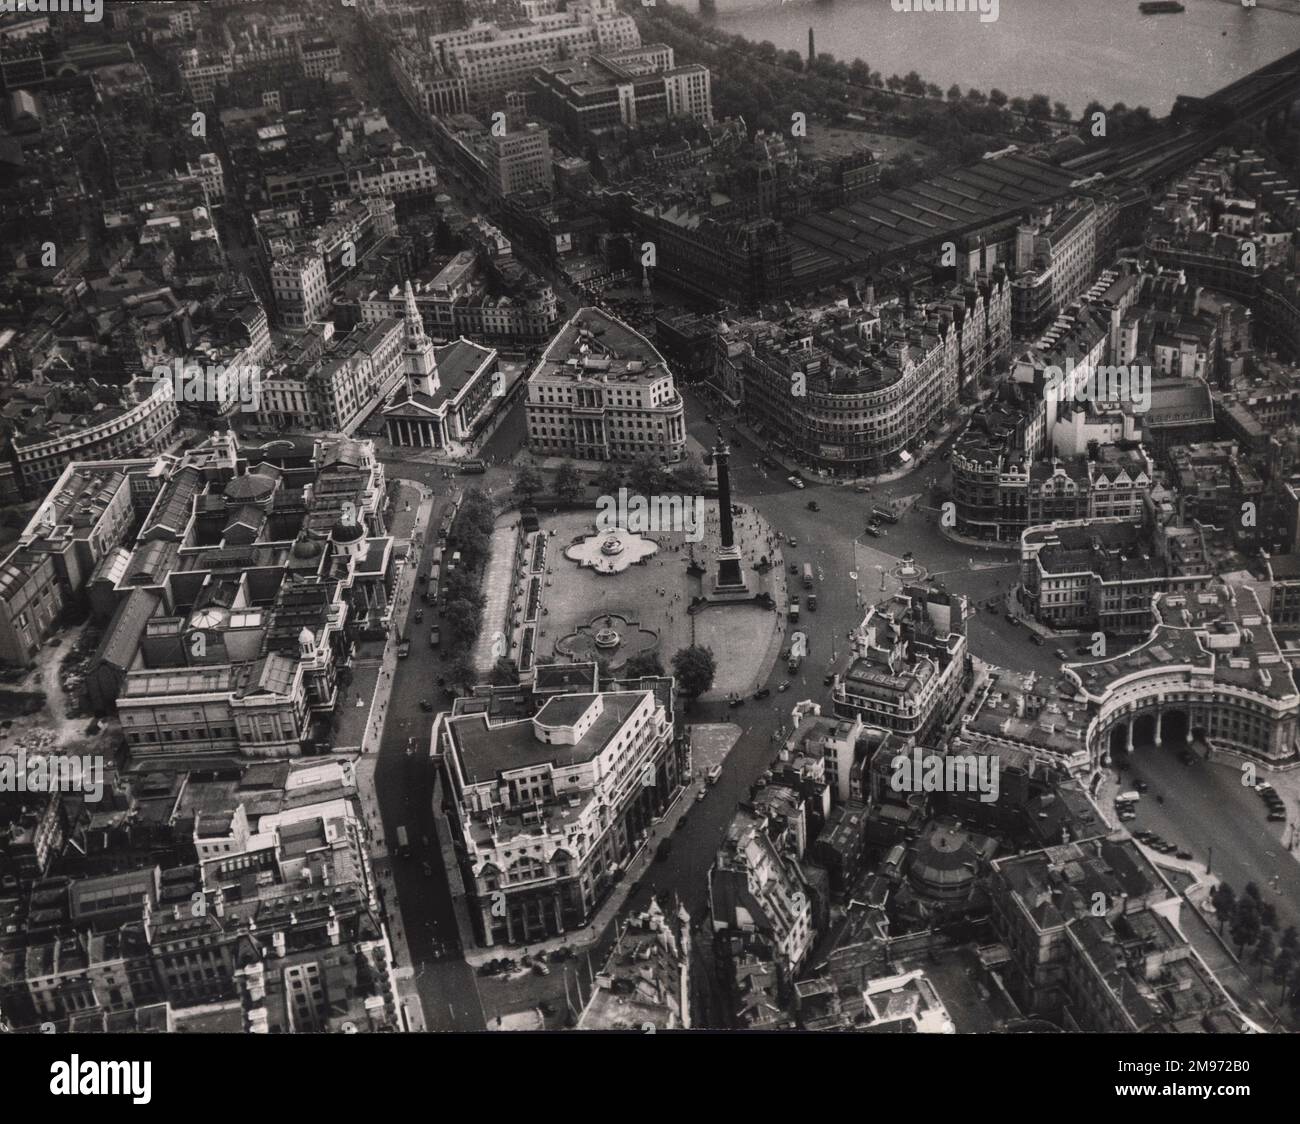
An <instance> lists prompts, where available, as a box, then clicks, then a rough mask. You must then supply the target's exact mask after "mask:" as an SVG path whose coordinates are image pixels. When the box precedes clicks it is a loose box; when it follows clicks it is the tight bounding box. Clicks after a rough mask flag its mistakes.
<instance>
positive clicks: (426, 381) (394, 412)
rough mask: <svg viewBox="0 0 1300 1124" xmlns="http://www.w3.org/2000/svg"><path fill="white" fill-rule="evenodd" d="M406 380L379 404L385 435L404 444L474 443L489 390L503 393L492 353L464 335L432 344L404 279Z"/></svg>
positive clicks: (461, 446) (452, 448) (453, 447)
mask: <svg viewBox="0 0 1300 1124" xmlns="http://www.w3.org/2000/svg"><path fill="white" fill-rule="evenodd" d="M405 333H406V335H405V344H404V347H403V352H402V356H403V364H404V367H405V373H406V385H405V386H404V387H402V388H401V389H399V390H398V392H397V394H396V396H395V397H394V398H393V401H392V402H391V403H390V404H389V405H387V406H385V407H384V425H385V427H386V428H387V431H388V440H389V441H391V442H392V443H393V444H394V445H400V446H403V447H406V448H423V449H438V450H441V451H443V452H460V451H464V450H466V449H467V448H469V447H470V446H472V445H473V443H474V439H475V437H477V436H478V433H479V430H480V429H481V426H482V423H483V422H484V421H485V420H486V419H487V417H488V416H489V414H490V412H491V411H490V409H489V407H490V406H491V404H492V400H493V398H494V396H495V397H496V398H503V397H504V396H505V389H506V387H505V375H504V373H503V372H500V371H498V370H497V353H496V351H494V350H493V349H492V348H488V347H480V346H479V345H478V344H476V343H471V342H470V341H469V340H467V339H459V340H457V341H456V342H455V343H449V344H447V345H446V346H445V347H435V346H434V344H433V341H432V340H431V339H429V337H428V336H427V335H425V332H424V322H423V321H422V320H421V319H420V311H419V309H418V308H417V307H416V303H415V293H414V292H413V291H412V289H411V283H410V282H409V281H408V282H407V283H406V324H405Z"/></svg>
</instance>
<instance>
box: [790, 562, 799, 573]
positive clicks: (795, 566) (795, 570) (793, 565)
mask: <svg viewBox="0 0 1300 1124" xmlns="http://www.w3.org/2000/svg"><path fill="white" fill-rule="evenodd" d="M798 572H799V563H798V562H791V563H790V573H792V574H797V573H798Z"/></svg>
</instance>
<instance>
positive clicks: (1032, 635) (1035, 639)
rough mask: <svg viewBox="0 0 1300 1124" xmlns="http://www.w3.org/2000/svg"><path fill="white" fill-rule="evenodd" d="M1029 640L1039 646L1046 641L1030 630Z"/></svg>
mask: <svg viewBox="0 0 1300 1124" xmlns="http://www.w3.org/2000/svg"><path fill="white" fill-rule="evenodd" d="M1029 642H1030V643H1031V644H1037V645H1038V646H1039V647H1040V648H1041V647H1042V646H1043V645H1044V644H1045V643H1046V641H1044V640H1043V638H1042V637H1041V636H1039V635H1038V633H1036V632H1031V633H1030V634H1029Z"/></svg>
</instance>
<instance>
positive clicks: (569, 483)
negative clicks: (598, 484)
mask: <svg viewBox="0 0 1300 1124" xmlns="http://www.w3.org/2000/svg"><path fill="white" fill-rule="evenodd" d="M586 491H587V486H586V484H584V483H583V482H582V477H581V476H579V475H578V469H577V466H576V465H575V464H574V463H573V461H561V462H560V467H559V469H558V470H557V471H556V473H555V494H556V495H557V496H559V498H560V499H561V500H563V501H564V502H565V503H577V502H578V501H579V500H581V499H582V497H583V494H584V493H585V492H586Z"/></svg>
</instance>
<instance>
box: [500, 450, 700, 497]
mask: <svg viewBox="0 0 1300 1124" xmlns="http://www.w3.org/2000/svg"><path fill="white" fill-rule="evenodd" d="M591 484H592V485H593V486H594V487H595V489H596V493H597V494H598V495H610V496H612V495H617V494H618V490H619V489H620V488H627V489H628V490H629V491H631V492H633V493H635V494H637V495H642V496H656V495H663V494H666V493H668V492H677V493H680V494H682V495H688V496H696V495H702V494H703V493H704V491H705V489H706V488H707V487H708V484H709V474H708V472H707V471H706V470H705V468H704V465H703V464H701V463H700V461H699V459H698V458H697V457H690V458H688V459H687V460H685V461H683V462H682V463H681V464H679V465H676V466H674V467H673V468H671V469H669V468H668V467H666V466H665V465H662V464H660V463H659V461H658V460H656V459H655V458H654V457H653V456H650V455H646V456H642V457H639V458H638V459H637V460H635V461H633V462H632V463H631V464H621V463H618V462H616V461H606V462H605V463H604V464H603V465H602V466H601V468H600V470H599V471H598V472H597V473H596V474H595V475H594V476H593V477H592V479H591ZM512 490H513V494H514V498H515V499H516V501H518V502H519V503H521V504H531V503H534V502H535V501H536V500H537V497H538V496H541V495H548V494H549V495H552V496H554V497H555V498H556V499H557V500H559V501H560V502H561V503H566V504H571V505H576V504H579V503H581V502H582V501H583V500H584V499H586V497H587V482H586V481H585V480H584V479H583V477H582V474H581V473H580V472H579V471H578V468H577V466H576V465H575V464H574V463H573V462H572V461H568V460H566V461H563V462H561V464H560V466H559V468H557V469H556V470H555V473H554V475H553V477H552V480H551V485H550V491H549V492H548V490H547V483H546V480H545V479H544V478H543V475H542V473H541V472H539V471H538V470H537V469H536V468H534V467H533V466H532V465H523V466H521V467H520V468H519V470H518V471H517V472H516V473H515V477H514V481H513V489H512Z"/></svg>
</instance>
